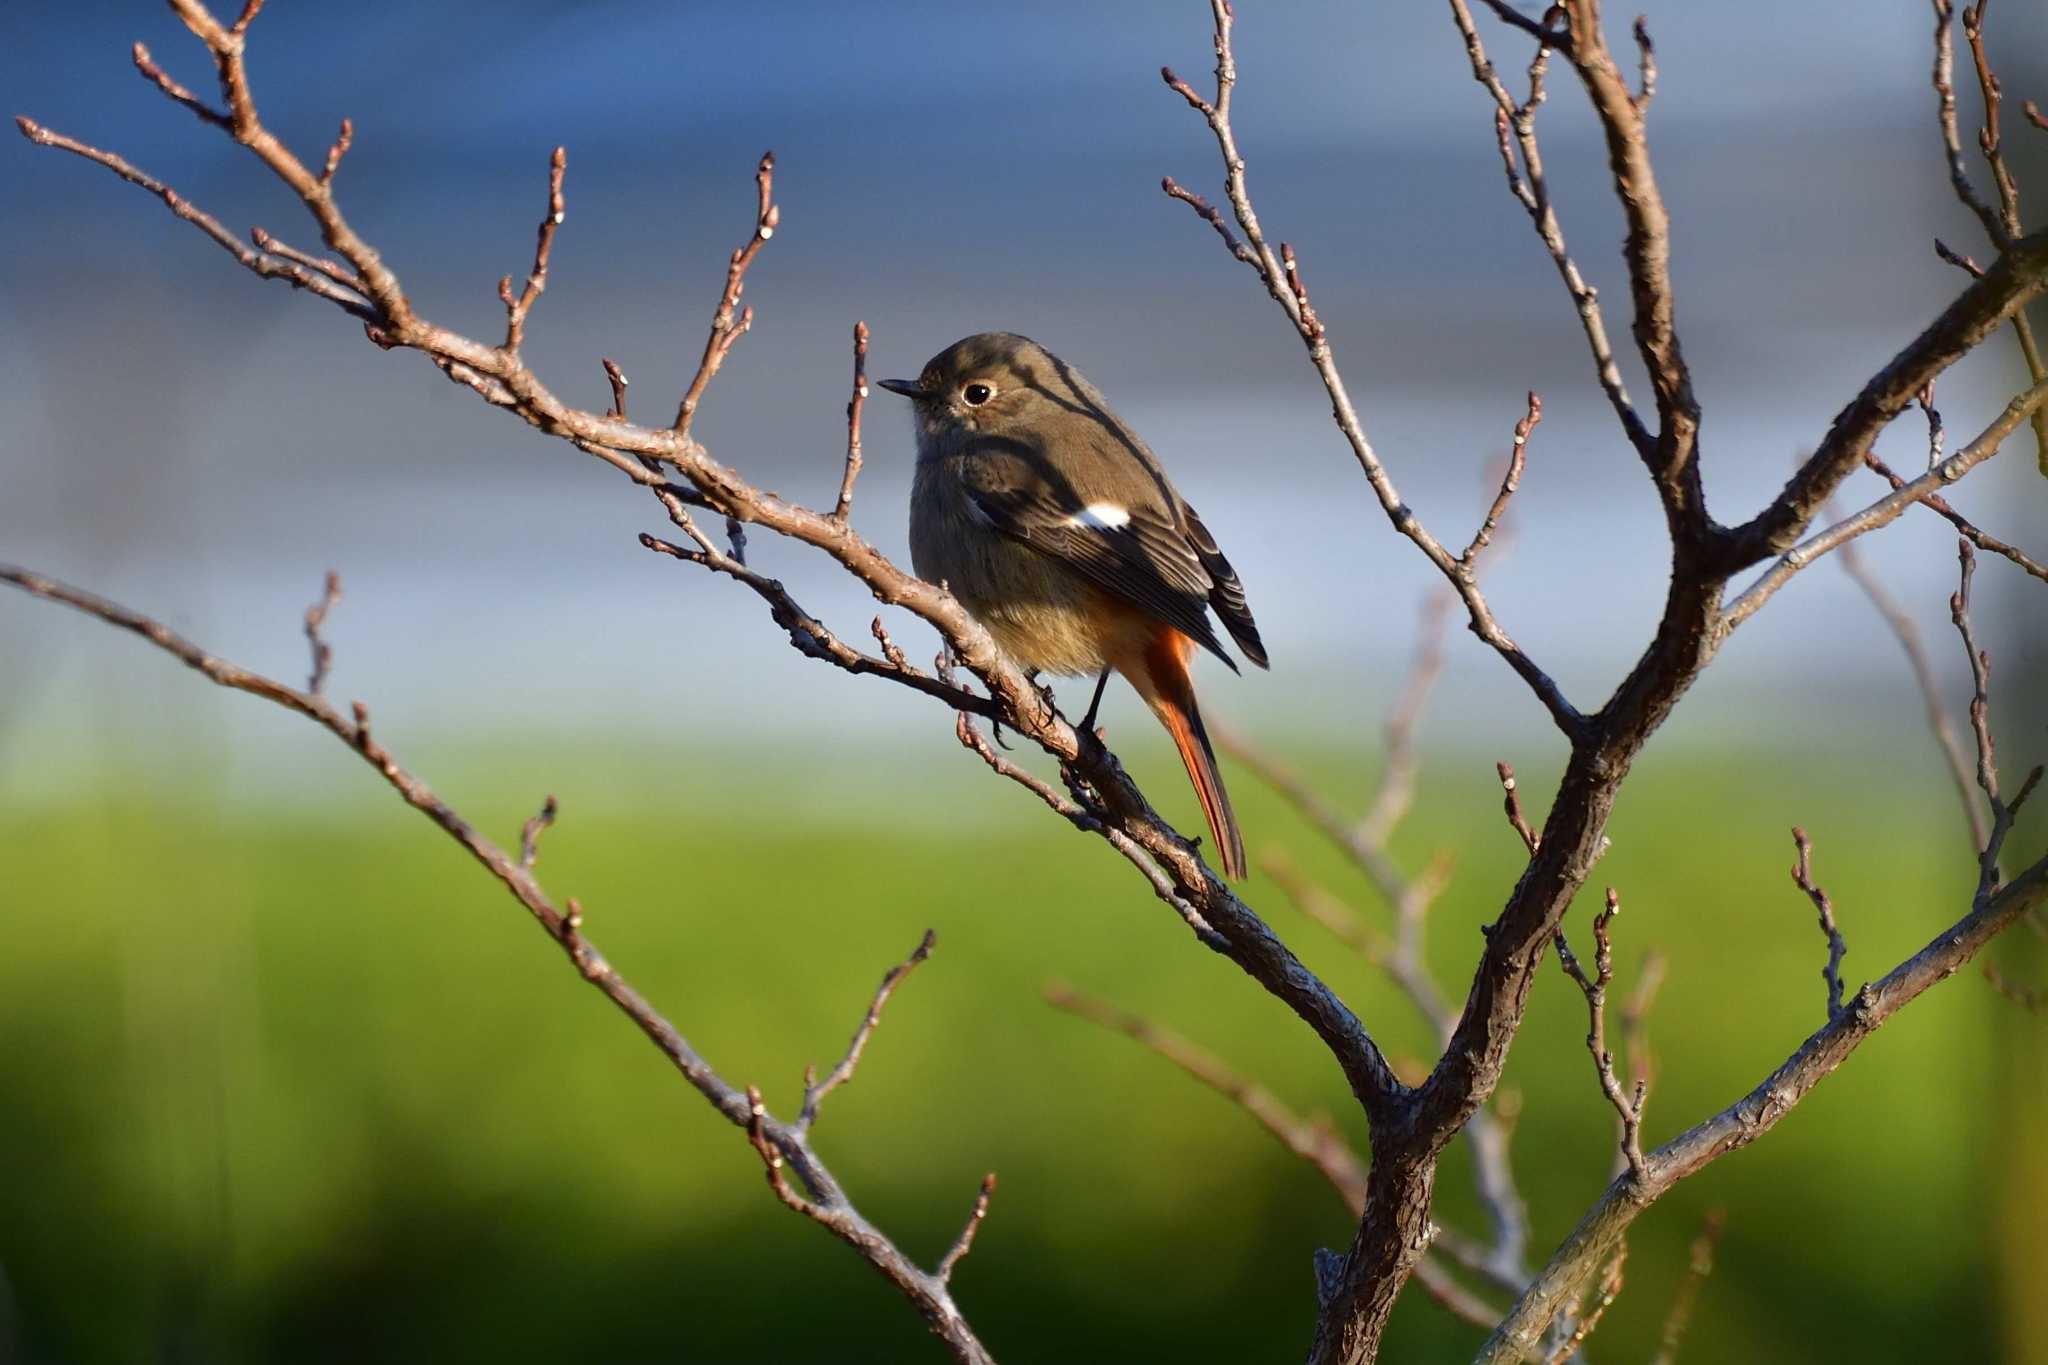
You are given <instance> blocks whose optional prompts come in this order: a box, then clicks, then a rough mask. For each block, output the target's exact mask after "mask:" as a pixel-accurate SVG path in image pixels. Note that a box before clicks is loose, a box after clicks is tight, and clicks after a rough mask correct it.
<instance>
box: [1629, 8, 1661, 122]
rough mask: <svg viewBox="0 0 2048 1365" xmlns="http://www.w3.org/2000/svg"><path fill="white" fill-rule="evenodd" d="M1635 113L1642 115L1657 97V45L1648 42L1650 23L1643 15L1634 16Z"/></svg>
mask: <svg viewBox="0 0 2048 1365" xmlns="http://www.w3.org/2000/svg"><path fill="white" fill-rule="evenodd" d="M1633 31H1634V33H1635V35H1636V53H1637V60H1636V70H1637V74H1638V79H1637V82H1636V112H1637V113H1639V114H1640V113H1642V112H1643V111H1644V110H1646V109H1648V108H1649V107H1650V101H1651V100H1653V99H1655V98H1656V97H1657V45H1656V44H1655V43H1653V42H1651V41H1650V21H1649V18H1648V17H1647V16H1645V15H1641V14H1638V15H1637V16H1636V22H1635V28H1634V30H1633Z"/></svg>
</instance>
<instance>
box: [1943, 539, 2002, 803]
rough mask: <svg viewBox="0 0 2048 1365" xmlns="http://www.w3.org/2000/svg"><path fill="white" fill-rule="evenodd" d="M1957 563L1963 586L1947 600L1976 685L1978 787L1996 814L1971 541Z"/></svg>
mask: <svg viewBox="0 0 2048 1365" xmlns="http://www.w3.org/2000/svg"><path fill="white" fill-rule="evenodd" d="M1956 559H1957V561H1958V562H1959V563H1960V564H1961V565H1962V586H1961V587H1959V588H1957V589H1956V591H1955V592H1954V594H1953V595H1951V596H1950V597H1949V599H1948V609H1949V616H1950V619H1952V620H1953V621H1954V622H1955V625H1956V630H1957V632H1958V633H1959V634H1961V635H1962V637H1963V652H1964V653H1965V654H1967V655H1968V656H1969V659H1970V680H1971V682H1972V683H1974V684H1975V690H1974V691H1973V692H1971V694H1970V729H1971V731H1972V732H1973V733H1974V734H1975V735H1976V736H1977V785H1978V786H1979V787H1981V788H1983V790H1984V796H1985V798H1986V799H1987V800H1989V801H1990V802H1991V809H1992V810H1993V811H1994V812H1996V811H1997V810H1998V805H1999V801H1998V759H1997V754H1996V749H1995V746H1994V745H1993V743H1992V739H1991V656H1990V655H1989V654H1988V653H1986V652H1985V651H1984V650H1983V649H1981V648H1979V647H1978V645H1977V634H1976V631H1975V630H1974V629H1973V628H1972V627H1971V625H1970V580H1971V578H1973V577H1974V576H1975V575H1976V572H1977V556H1976V555H1975V554H1974V553H1972V552H1971V549H1970V542H1969V541H1967V540H1958V541H1957V542H1956Z"/></svg>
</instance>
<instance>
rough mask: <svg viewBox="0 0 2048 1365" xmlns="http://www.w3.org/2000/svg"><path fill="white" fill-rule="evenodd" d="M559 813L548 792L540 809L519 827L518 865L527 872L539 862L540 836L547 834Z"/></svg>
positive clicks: (553, 797)
mask: <svg viewBox="0 0 2048 1365" xmlns="http://www.w3.org/2000/svg"><path fill="white" fill-rule="evenodd" d="M560 812H561V807H560V806H558V805H557V804H556V803H555V795H554V793H553V792H549V793H548V795H547V796H546V798H545V799H543V800H542V801H541V803H540V809H539V810H538V811H536V812H535V813H534V814H533V815H532V816H531V817H529V818H528V819H527V822H526V823H525V824H524V825H521V826H520V827H519V865H520V866H521V867H522V868H524V869H526V870H527V871H528V872H531V871H533V865H534V864H535V863H537V862H539V861H540V836H541V835H543V834H545V833H547V832H548V829H549V827H550V826H552V825H553V824H554V823H555V816H556V815H558V814H559V813H560Z"/></svg>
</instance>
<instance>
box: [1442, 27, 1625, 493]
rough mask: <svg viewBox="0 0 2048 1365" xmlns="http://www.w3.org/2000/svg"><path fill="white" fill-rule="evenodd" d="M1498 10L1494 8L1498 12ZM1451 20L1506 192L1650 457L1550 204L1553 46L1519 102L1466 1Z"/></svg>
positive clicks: (1607, 387)
mask: <svg viewBox="0 0 2048 1365" xmlns="http://www.w3.org/2000/svg"><path fill="white" fill-rule="evenodd" d="M1488 2H1489V3H1491V0H1488ZM1498 8H1499V7H1498V6H1495V9H1496V10H1498ZM1451 19H1452V21H1453V22H1454V23H1456V25H1457V26H1458V32H1459V34H1460V36H1462V37H1463V38H1464V40H1465V53H1466V56H1467V57H1468V58H1469V59H1470V61H1471V65H1472V77H1473V79H1474V80H1476V81H1478V82H1479V83H1480V84H1481V85H1483V86H1485V87H1486V90H1487V93H1488V94H1490V95H1492V96H1493V101H1494V106H1495V107H1494V133H1495V138H1496V141H1497V142H1498V144H1499V147H1500V157H1501V168H1502V170H1503V171H1504V172H1505V173H1506V175H1507V181H1508V191H1509V192H1510V193H1511V194H1513V195H1514V197H1515V200H1516V202H1518V203H1519V204H1521V206H1522V207H1523V209H1525V210H1526V211H1527V212H1528V214H1529V221H1530V222H1531V223H1532V224H1533V225H1534V226H1535V229H1536V235H1537V237H1538V238H1539V239H1541V241H1542V242H1543V245H1544V248H1545V249H1546V250H1547V251H1549V253H1550V259H1551V263H1552V264H1553V265H1554V266H1555V267H1556V268H1557V273H1558V277H1559V278H1560V279H1561V280H1563V282H1564V286H1565V291H1566V292H1567V293H1568V294H1570V295H1571V299H1572V306H1573V308H1574V309H1575V310H1576V311H1577V312H1578V316H1579V326H1580V329H1581V330H1582V331H1583V332H1584V333H1585V336H1586V344H1587V346H1588V348H1589V349H1590V350H1591V352H1592V356H1593V368H1594V371H1595V373H1596V374H1597V375H1598V377H1599V380H1600V388H1601V391H1602V392H1603V393H1605V394H1606V395H1607V401H1608V403H1609V404H1610V405H1611V406H1612V407H1613V408H1614V415H1615V417H1616V418H1617V419H1618V420H1619V421H1620V423H1621V427H1622V431H1623V433H1624V434H1625V435H1626V436H1627V437H1628V439H1629V444H1630V445H1631V446H1633V447H1634V448H1635V450H1636V452H1637V453H1638V454H1639V455H1642V456H1645V457H1647V456H1648V455H1649V454H1650V453H1651V452H1652V451H1653V450H1654V449H1655V438H1654V437H1652V436H1651V435H1650V433H1649V430H1648V429H1647V428H1645V427H1644V426H1643V423H1642V419H1641V418H1640V417H1639V416H1637V415H1636V410H1635V406H1634V404H1633V403H1631V402H1630V401H1629V396H1628V389H1627V387H1626V386H1625V385H1624V384H1623V383H1622V379H1621V367H1620V366H1619V365H1617V364H1616V363H1615V360H1614V348H1613V345H1612V343H1610V342H1609V341H1608V339H1607V322H1606V319H1605V318H1604V317H1603V316H1602V314H1601V311H1600V295H1599V291H1598V290H1596V289H1594V288H1593V287H1592V286H1591V285H1590V284H1588V283H1587V282H1586V278H1585V276H1584V275H1583V274H1581V273H1580V271H1579V267H1578V264H1577V263H1576V262H1575V261H1573V260H1572V257H1571V253H1570V252H1569V251H1568V250H1567V249H1566V247H1565V240H1564V229H1563V227H1562V226H1561V225H1560V224H1559V222H1558V218H1557V211H1556V209H1555V208H1554V207H1553V206H1552V204H1551V200H1550V187H1549V182H1548V181H1547V180H1546V179H1545V177H1544V173H1543V151H1542V147H1541V146H1540V145H1539V143H1538V142H1537V139H1536V110H1537V108H1538V107H1539V106H1540V105H1541V104H1542V103H1543V77H1544V72H1545V69H1546V67H1547V65H1548V62H1549V58H1550V48H1549V47H1548V46H1539V47H1538V48H1537V49H1536V55H1535V58H1534V60H1532V61H1531V63H1530V66H1529V98H1528V99H1527V100H1525V101H1523V102H1522V103H1520V104H1517V103H1516V102H1515V98H1514V96H1513V95H1510V94H1509V93H1508V89H1507V86H1505V85H1503V84H1502V83H1501V80H1500V77H1499V76H1498V75H1497V74H1495V72H1494V69H1493V63H1492V62H1490V61H1488V60H1487V57H1486V48H1485V46H1484V44H1482V43H1481V41H1480V38H1479V30H1478V27H1477V26H1476V25H1474V24H1473V22H1472V14H1471V11H1470V10H1469V9H1467V8H1466V5H1465V0H1451ZM1518 147H1519V150H1520V153H1521V166H1522V168H1525V169H1526V171H1527V178H1526V179H1525V178H1524V176H1523V171H1522V169H1518V168H1517V166H1516V164H1515V155H1516V151H1517V148H1518Z"/></svg>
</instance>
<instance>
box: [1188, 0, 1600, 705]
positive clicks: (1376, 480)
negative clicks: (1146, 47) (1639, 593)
mask: <svg viewBox="0 0 2048 1365" xmlns="http://www.w3.org/2000/svg"><path fill="white" fill-rule="evenodd" d="M1210 13H1211V16H1212V18H1213V20H1214V24H1215V41H1216V97H1215V99H1214V100H1208V99H1204V98H1202V97H1201V96H1199V95H1197V94H1196V93H1195V92H1194V90H1193V89H1192V88H1191V87H1189V86H1188V85H1187V83H1186V82H1185V81H1182V80H1181V79H1180V78H1179V77H1177V76H1175V75H1174V74H1173V72H1172V70H1171V69H1170V68H1168V69H1165V70H1163V71H1162V73H1161V74H1162V75H1163V76H1164V77H1165V79H1166V83H1167V84H1168V85H1169V86H1170V87H1172V88H1173V89H1174V90H1175V91H1177V92H1179V93H1180V94H1181V96H1182V98H1184V99H1186V100H1187V101H1188V103H1189V105H1190V106H1191V107H1193V108H1194V109H1195V110H1196V112H1198V113H1200V114H1201V115H1202V117H1203V120H1204V121H1205V122H1206V123H1207V124H1208V125H1209V130H1210V132H1211V133H1213V134H1214V135H1215V138H1216V147H1217V150H1218V152H1220V153H1221V155H1222V158H1223V166H1224V188H1225V191H1226V198H1227V199H1228V200H1229V203H1230V207H1231V211H1232V213H1233V215H1234V216H1235V217H1236V219H1237V225H1238V228H1239V230H1240V231H1242V232H1243V234H1244V240H1243V242H1242V243H1240V242H1238V241H1237V240H1236V238H1235V237H1234V236H1233V235H1232V234H1231V233H1230V232H1229V231H1228V229H1227V228H1226V227H1225V226H1224V224H1223V220H1222V216H1221V215H1220V214H1218V213H1216V212H1214V211H1211V210H1209V209H1208V206H1207V205H1206V204H1205V203H1204V202H1203V201H1201V200H1200V198H1199V196H1195V195H1191V194H1189V193H1187V192H1186V191H1183V190H1181V189H1180V187H1179V186H1178V185H1176V184H1175V183H1174V182H1173V180H1172V179H1171V178H1170V177H1169V178H1168V179H1167V180H1166V181H1164V182H1163V187H1164V188H1165V190H1166V192H1167V193H1168V194H1170V195H1172V196H1173V197H1174V198H1177V199H1180V200H1182V201H1184V202H1186V203H1187V204H1188V205H1189V206H1190V207H1192V208H1194V209H1195V210H1196V211H1197V212H1198V213H1201V215H1202V216H1203V217H1204V218H1205V219H1206V220H1208V221H1209V223H1210V224H1211V225H1212V226H1214V227H1215V228H1216V229H1217V231H1218V232H1219V233H1220V234H1221V235H1222V236H1223V239H1224V244H1225V245H1226V246H1227V247H1229V248H1230V250H1231V254H1232V255H1233V256H1235V257H1236V258H1237V259H1239V260H1242V261H1245V262H1246V264H1248V265H1250V266H1251V267H1252V269H1253V270H1255V271H1256V272H1257V273H1258V276H1259V278H1260V280H1261V281H1263V282H1264V284H1265V286H1266V292H1267V293H1268V294H1270V295H1271V296H1272V297H1273V300H1274V301H1275V302H1276V303H1278V304H1279V305H1280V308H1281V310H1282V311H1283V312H1285V313H1286V315H1287V318H1288V320H1289V321H1290V322H1291V323H1293V324H1294V328H1295V331H1296V332H1297V333H1298V334H1299V335H1300V337H1301V340H1302V343H1303V345H1305V346H1306V347H1307V348H1308V353H1309V359H1310V361H1311V362H1312V363H1313V364H1314V365H1315V367H1316V372H1317V374H1318V375H1320V376H1321V378H1322V381H1323V387H1324V389H1325V390H1326V391H1327V392H1328V393H1329V395H1330V403H1331V414H1332V416H1333V417H1334V419H1335V420H1336V423H1337V428H1338V430H1339V431H1341V432H1342V433H1343V435H1344V438H1345V440H1346V442H1347V443H1348V444H1349V445H1350V446H1351V451H1352V454H1353V456H1354V457H1355V458H1356V459H1357V461H1358V465H1359V468H1360V469H1361V470H1362V471H1364V473H1365V477H1366V481H1367V482H1368V483H1369V484H1371V486H1372V490H1373V494H1374V496H1376V497H1377V498H1378V499H1379V502H1380V507H1381V509H1382V510H1383V511H1384V512H1385V513H1386V514H1387V519H1388V520H1389V521H1390V522H1391V523H1392V524H1393V526H1394V529H1395V530H1397V531H1399V532H1400V533H1401V534H1402V535H1404V536H1406V537H1407V538H1408V539H1409V540H1411V541H1413V542H1414V544H1415V546H1416V548H1417V549H1419V550H1421V551H1422V553H1423V554H1424V556H1425V557H1427V558H1428V559H1429V561H1430V562H1431V563H1432V564H1434V565H1435V566H1436V567H1437V570H1438V571H1439V572H1441V573H1442V574H1443V575H1444V577H1445V578H1446V579H1448V580H1449V581H1450V583H1451V586H1452V587H1453V588H1454V589H1455V590H1456V591H1457V593H1458V596H1459V598H1460V600H1462V601H1463V602H1464V604H1465V608H1466V612H1467V615H1468V616H1469V618H1470V625H1471V628H1472V632H1473V634H1475V635H1477V636H1478V637H1479V638H1480V639H1481V640H1484V641H1485V642H1486V643H1487V644H1488V645H1490V646H1492V648H1493V650H1494V652H1495V653H1497V654H1499V655H1500V656H1501V658H1503V659H1504V660H1506V661H1507V663H1508V665H1509V667H1511V668H1513V669H1514V670H1515V673H1516V674H1517V675H1518V676H1519V677H1520V678H1521V679H1522V681H1523V682H1524V683H1525V684H1526V685H1527V686H1528V687H1529V689H1530V691H1532V692H1534V693H1535V695H1536V698H1537V700H1538V701H1540V702H1541V703H1542V704H1543V707H1544V709H1545V710H1546V711H1547V712H1549V714H1550V717H1551V720H1552V721H1553V722H1554V723H1555V724H1556V725H1557V727H1558V728H1559V729H1560V730H1562V731H1563V732H1564V733H1565V735H1566V736H1568V737H1576V736H1577V735H1578V734H1579V732H1580V730H1581V729H1582V728H1583V725H1584V717H1583V716H1581V715H1580V713H1579V711H1578V710H1577V708H1575V707H1574V706H1573V705H1572V704H1571V702H1570V701H1568V700H1567V699H1566V698H1565V695H1564V693H1563V692H1562V691H1561V690H1560V689H1559V688H1558V686H1557V683H1556V682H1555V681H1554V680H1553V679H1552V678H1551V677H1550V675H1549V674H1547V673H1545V672H1544V671H1543V670H1542V669H1541V668H1538V667H1537V666H1536V664H1535V663H1534V662H1533V661H1532V660H1531V659H1530V658H1529V656H1528V655H1527V654H1526V653H1524V652H1523V651H1522V648H1521V647H1520V646H1519V645H1517V644H1516V643H1515V642H1514V640H1513V639H1512V638H1510V637H1509V635H1508V634H1507V632H1506V631H1505V630H1503V629H1502V628H1501V625H1500V623H1499V622H1498V621H1497V620H1495V618H1494V616H1493V612H1492V609H1491V608H1489V607H1488V606H1487V604H1486V599H1485V597H1484V596H1483V595H1482V594H1481V593H1480V591H1479V586H1478V582H1477V579H1476V578H1475V576H1474V575H1473V573H1472V569H1471V566H1470V565H1464V564H1460V563H1459V561H1458V560H1457V559H1456V558H1455V557H1454V556H1453V555H1452V554H1451V552H1450V551H1449V550H1446V549H1445V548H1444V547H1443V544H1442V543H1441V542H1440V541H1438V540H1437V538H1436V537H1435V536H1434V535H1432V534H1430V532H1429V530H1428V529H1427V528H1426V527H1424V526H1423V525H1422V522H1421V521H1420V519H1418V518H1417V517H1416V515H1415V513H1414V511H1413V510H1412V509H1410V508H1409V506H1408V505H1407V504H1406V503H1405V502H1403V501H1402V499H1401V495H1400V491H1399V490H1398V489H1396V488H1395V486H1394V481H1393V477H1392V476H1391V475H1390V474H1389V473H1388V472H1387V469H1386V467H1385V466H1384V465H1383V464H1382V463H1381V462H1380V458H1379V455H1378V453H1377V452H1376V451H1375V450H1374V449H1373V447H1372V443H1371V442H1370V441H1368V440H1367V439H1366V435H1365V430H1364V428H1363V426H1362V425H1361V424H1360V422H1359V417H1358V412H1357V409H1356V408H1355V407H1354V406H1353V404H1352V401H1351V395H1350V393H1349V391H1348V390H1347V389H1346V387H1345V384H1344V378H1343V375H1342V374H1340V373H1339V372H1338V369H1337V364H1336V360H1335V357H1334V356H1333V354H1332V352H1331V349H1330V343H1329V338H1328V336H1327V334H1326V330H1325V328H1324V326H1323V323H1322V321H1321V320H1320V319H1319V318H1318V317H1317V316H1316V315H1315V313H1314V311H1313V310H1312V309H1310V308H1308V307H1307V306H1306V300H1305V298H1304V296H1303V295H1302V294H1301V293H1300V291H1299V289H1298V287H1297V286H1298V285H1299V283H1300V272H1299V267H1298V265H1297V264H1295V263H1293V262H1291V261H1290V262H1283V261H1282V259H1281V257H1280V256H1279V255H1277V254H1275V251H1274V249H1273V247H1272V246H1271V245H1270V244H1269V243H1268V242H1267V239H1266V235H1265V231H1264V229H1262V228H1261V227H1260V225H1259V218H1258V214H1257V213H1256V212H1255V211H1254V210H1253V208H1252V201H1251V194H1250V191H1249V190H1247V189H1246V187H1245V162H1244V157H1243V155H1242V154H1241V153H1240V152H1239V151H1238V148H1237V137H1236V134H1235V133H1234V132H1233V131H1232V129H1231V125H1230V102H1231V92H1232V90H1233V89H1234V87H1235V86H1236V84H1237V61H1236V57H1235V55H1234V54H1233V52H1232V50H1231V43H1230V28H1231V24H1232V21H1233V16H1232V14H1231V10H1230V4H1229V0H1210Z"/></svg>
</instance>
